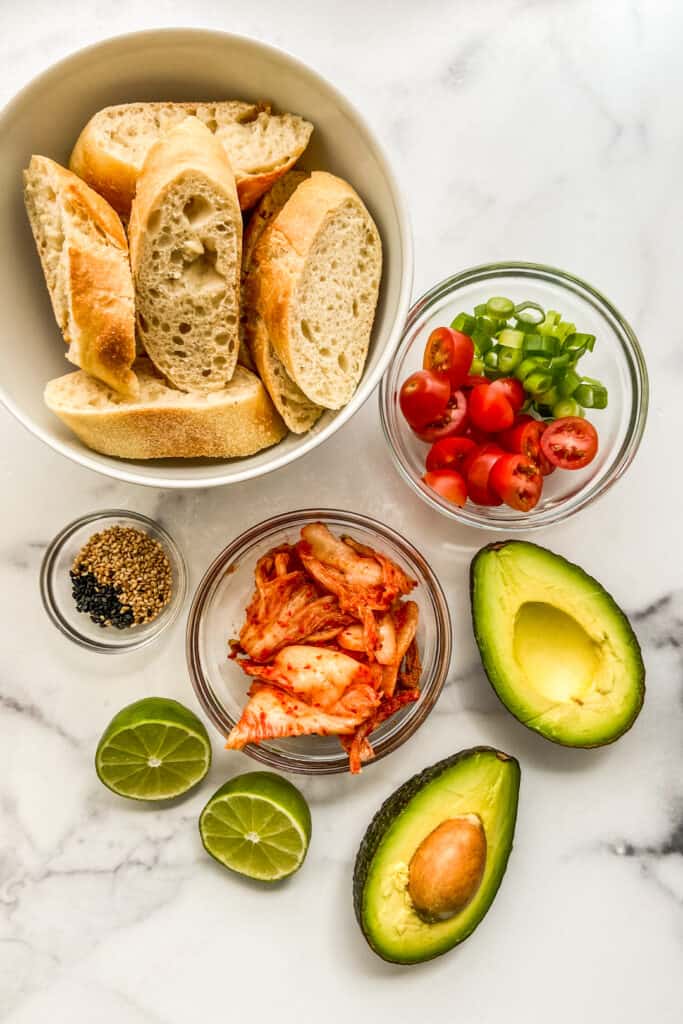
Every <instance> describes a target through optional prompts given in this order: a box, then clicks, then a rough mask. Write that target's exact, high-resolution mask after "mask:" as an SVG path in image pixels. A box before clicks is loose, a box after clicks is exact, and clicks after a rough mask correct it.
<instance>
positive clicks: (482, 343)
mask: <svg viewBox="0 0 683 1024" xmlns="http://www.w3.org/2000/svg"><path fill="white" fill-rule="evenodd" d="M470 337H471V338H472V342H473V343H474V347H475V348H476V350H477V352H478V353H479V355H480V356H483V355H484V354H485V353H486V352H488V350H489V349H490V348H491V346H492V345H493V338H492V336H491V335H490V334H489V333H488V331H486V330H484V328H481V327H480V326H479V324H477V326H476V327H475V328H474V330H473V331H472V334H471V335H470Z"/></svg>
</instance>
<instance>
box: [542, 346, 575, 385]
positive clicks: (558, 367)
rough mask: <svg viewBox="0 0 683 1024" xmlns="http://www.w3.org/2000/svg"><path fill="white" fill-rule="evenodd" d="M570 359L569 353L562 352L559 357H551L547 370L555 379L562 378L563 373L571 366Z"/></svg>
mask: <svg viewBox="0 0 683 1024" xmlns="http://www.w3.org/2000/svg"><path fill="white" fill-rule="evenodd" d="M571 362H572V357H571V355H570V354H569V352H563V353H562V355H561V356H553V358H552V359H551V360H550V362H549V363H548V369H549V370H550V372H551V373H552V374H553V376H554V377H555V378H556V379H557V378H559V377H560V376H561V375H562V376H564V371H565V370H567V369H568V368H569V367H570V366H571Z"/></svg>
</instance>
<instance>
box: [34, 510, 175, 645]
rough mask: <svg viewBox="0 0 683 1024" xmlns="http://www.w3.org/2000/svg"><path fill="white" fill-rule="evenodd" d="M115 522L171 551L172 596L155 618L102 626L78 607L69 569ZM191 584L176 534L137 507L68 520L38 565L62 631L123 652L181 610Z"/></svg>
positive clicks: (51, 610)
mask: <svg viewBox="0 0 683 1024" xmlns="http://www.w3.org/2000/svg"><path fill="white" fill-rule="evenodd" d="M111 526H131V527H133V528H134V529H138V530H142V531H143V532H144V533H147V534H149V536H150V537H152V538H153V539H154V540H157V541H159V543H160V544H161V546H162V547H163V549H164V551H165V552H166V555H167V557H168V560H169V563H170V565H171V571H172V573H173V591H172V594H171V600H170V601H169V603H168V604H167V605H166V607H165V608H163V609H162V611H161V612H160V613H159V615H158V616H157V617H156V619H154V620H153V621H152V622H148V623H144V624H142V625H140V626H130V627H129V628H127V629H116V628H115V627H113V626H105V627H102V626H98V625H97V623H95V622H92V621H91V619H90V617H89V616H88V615H87V614H86V613H84V612H79V611H78V610H77V609H76V605H75V603H74V599H73V596H72V593H71V578H70V576H69V570H70V569H71V566H72V565H73V561H74V558H75V557H76V555H77V554H78V552H79V551H80V550H81V548H82V547H83V545H84V544H85V543H86V541H87V540H88V539H89V538H90V537H91V536H92V535H93V533H98V532H100V531H102V530H106V529H108V528H109V527H111ZM186 589H187V570H186V568H185V560H184V559H183V556H182V554H181V552H180V550H179V549H178V547H177V545H176V543H175V541H174V540H173V538H172V537H171V536H170V535H169V534H168V533H167V532H166V530H164V528H163V527H162V526H160V525H159V523H155V522H154V520H153V519H148V517H147V516H143V515H141V514H140V513H139V512H127V511H126V510H125V509H107V510H106V511H104V512H93V513H91V514H90V515H87V516H82V517H81V518H80V519H75V520H74V521H73V523H69V525H68V526H65V527H64V529H63V530H61V531H60V532H59V533H58V534H57V536H56V537H55V538H54V540H53V541H52V542H51V543H50V544H49V545H48V548H47V551H46V552H45V555H44V557H43V563H42V565H41V568H40V594H41V597H42V599H43V605H44V607H45V611H46V612H47V614H48V615H49V617H50V619H51V620H52V622H53V623H54V625H55V626H56V627H57V629H59V630H60V631H61V632H62V633H63V634H64V636H68V638H69V639H70V640H73V641H74V643H77V644H80V646H81V647H85V648H87V649H88V650H91V651H100V652H103V653H105V654H123V653H124V652H126V651H133V650H136V649H137V648H140V647H145V646H146V645H147V644H150V643H151V642H152V641H153V640H156V638H157V637H158V636H159V634H160V633H162V632H163V631H164V630H165V629H166V628H167V627H168V626H170V625H171V623H172V622H173V620H174V619H175V618H176V616H177V614H178V612H179V611H180V609H181V607H182V605H183V601H184V600H185V592H186Z"/></svg>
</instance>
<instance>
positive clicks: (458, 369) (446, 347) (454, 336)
mask: <svg viewBox="0 0 683 1024" xmlns="http://www.w3.org/2000/svg"><path fill="white" fill-rule="evenodd" d="M473 358H474V344H473V342H472V339H471V338H470V337H468V336H467V335H466V334H461V333H460V331H454V330H453V329H452V328H451V327H437V328H436V330H435V331H432V333H431V334H430V335H429V338H428V340H427V347H426V348H425V354H424V360H423V362H422V365H423V366H424V368H425V370H432V371H433V372H434V373H439V374H444V375H445V376H446V377H447V378H448V380H449V382H450V385H451V389H454V388H459V387H460V386H461V384H462V382H463V381H464V379H465V377H466V376H467V374H468V371H469V368H470V366H471V365H472V359H473Z"/></svg>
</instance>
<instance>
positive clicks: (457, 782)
mask: <svg viewBox="0 0 683 1024" xmlns="http://www.w3.org/2000/svg"><path fill="white" fill-rule="evenodd" d="M519 775H520V773H519V764H518V763H517V761H516V760H515V759H514V758H513V757H510V756H509V755H507V754H502V753H501V752H500V751H498V750H492V749H491V748H490V747H475V748H473V749H472V750H463V751H462V752H461V753H459V754H454V755H453V756H452V757H448V758H446V759H445V760H444V761H439V762H438V764H435V765H433V766H432V767H431V768H426V769H425V770H424V771H423V772H421V773H420V774H419V775H415V776H414V777H413V778H412V779H409V780H408V781H407V782H405V783H404V784H403V785H402V786H401V787H400V788H399V789H397V790H396V791H395V792H394V793H393V794H392V795H391V796H390V797H389V798H388V799H387V800H385V802H384V803H383V804H382V806H381V807H380V809H379V811H378V812H377V814H376V815H375V817H374V818H373V820H372V822H371V823H370V826H369V827H368V830H367V832H366V833H365V836H364V838H363V841H362V843H361V845H360V849H359V850H358V855H357V857H356V867H355V871H354V877H353V898H354V908H355V912H356V918H357V919H358V923H359V925H360V927H361V929H362V931H363V934H364V936H365V938H366V939H367V941H368V943H369V945H370V946H371V948H372V949H373V950H374V951H375V953H377V954H378V955H379V956H381V957H382V959H384V960H388V961H390V962H392V963H397V964H415V963H421V962H422V961H424V960H431V959H432V958H433V957H436V956H439V955H440V954H441V953H446V952H447V951H448V950H449V949H452V948H453V946H457V944H458V943H459V942H462V941H463V940H464V939H466V938H467V937H468V935H471V934H472V932H473V931H474V929H475V928H476V927H477V925H478V924H479V922H480V921H481V919H482V918H483V917H484V915H485V914H486V911H487V910H488V909H489V907H490V906H491V903H492V902H493V898H494V896H495V895H496V892H497V891H498V886H499V885H500V883H501V880H502V878H503V875H504V874H505V868H506V866H507V861H508V857H509V855H510V850H511V849H512V839H513V835H514V831H515V820H516V818H517V797H518V793H519ZM463 816H467V818H468V819H473V820H475V821H476V820H478V822H479V824H480V825H481V827H482V828H483V832H484V835H485V850H486V853H485V859H484V860H483V863H482V873H481V875H480V881H479V882H478V887H477V888H476V890H475V892H474V894H473V896H472V897H471V899H470V901H469V902H468V903H467V904H466V905H465V906H464V907H463V908H462V909H461V910H459V911H457V912H455V913H454V914H453V915H452V916H450V917H447V918H445V919H443V920H442V919H436V920H428V919H425V917H424V916H423V915H422V914H421V913H418V911H417V909H416V907H415V905H414V903H413V901H412V899H411V894H410V891H409V879H410V874H409V868H410V865H411V861H412V859H413V856H414V854H415V853H416V851H417V850H418V848H419V847H421V844H423V843H424V841H425V840H426V839H427V837H430V836H431V835H432V833H434V831H435V830H436V829H439V827H440V826H442V825H443V823H445V822H451V821H453V819H456V820H460V819H461V818H462V817H463ZM474 816H477V817H476V818H474Z"/></svg>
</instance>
